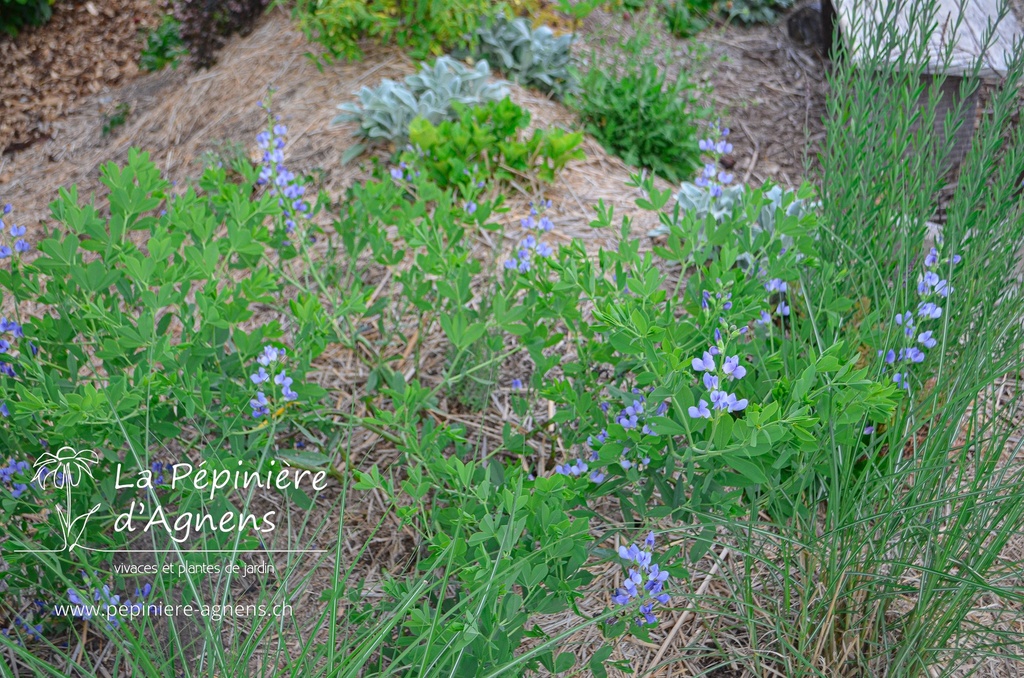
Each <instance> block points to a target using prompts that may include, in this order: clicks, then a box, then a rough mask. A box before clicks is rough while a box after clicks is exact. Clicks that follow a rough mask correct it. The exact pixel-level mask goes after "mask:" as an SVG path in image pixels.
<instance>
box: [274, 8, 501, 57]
mask: <svg viewBox="0 0 1024 678" xmlns="http://www.w3.org/2000/svg"><path fill="white" fill-rule="evenodd" d="M493 11H494V9H493V7H492V5H491V4H490V3H489V2H486V0H299V1H298V2H296V3H295V8H294V10H293V16H294V17H295V18H296V20H297V21H298V23H299V26H300V27H301V29H302V31H303V32H304V33H305V34H306V37H307V38H309V39H310V40H315V41H317V42H319V43H320V45H321V46H322V47H323V48H324V50H325V53H324V56H325V57H327V58H343V59H359V58H362V55H363V52H362V49H361V48H360V47H359V42H360V41H361V40H364V39H367V38H372V39H373V40H374V41H375V42H378V43H380V44H382V45H388V44H396V45H398V46H399V47H402V48H403V49H408V50H409V52H410V54H411V55H412V57H413V58H414V59H425V58H427V57H429V56H431V55H435V56H436V55H440V54H443V53H445V52H447V51H450V50H451V49H453V48H458V47H469V46H470V45H469V39H470V36H472V34H473V31H474V30H475V29H476V27H477V25H478V24H479V22H480V20H481V18H483V17H487V16H490V15H491V14H492V13H493Z"/></svg>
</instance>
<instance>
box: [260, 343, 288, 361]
mask: <svg viewBox="0 0 1024 678" xmlns="http://www.w3.org/2000/svg"><path fill="white" fill-rule="evenodd" d="M284 355H285V351H284V349H283V348H277V347H276V346H266V347H264V348H263V353H261V354H260V355H259V356H258V357H257V358H256V362H258V363H259V364H260V365H264V366H269V365H270V364H271V363H276V362H277V361H278V360H281V359H282V358H284Z"/></svg>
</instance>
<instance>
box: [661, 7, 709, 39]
mask: <svg viewBox="0 0 1024 678" xmlns="http://www.w3.org/2000/svg"><path fill="white" fill-rule="evenodd" d="M714 7H715V0H661V3H660V11H661V16H662V20H663V21H664V23H665V28H667V29H668V31H669V33H671V34H672V35H674V36H676V37H677V38H689V37H691V36H693V35H696V34H697V33H699V32H700V31H702V30H704V29H705V28H707V26H708V16H709V15H710V14H711V13H712V12H713V11H714Z"/></svg>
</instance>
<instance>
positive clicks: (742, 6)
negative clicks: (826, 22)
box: [720, 0, 795, 24]
mask: <svg viewBox="0 0 1024 678" xmlns="http://www.w3.org/2000/svg"><path fill="white" fill-rule="evenodd" d="M794 1H795V0H724V1H723V2H721V3H720V7H721V12H722V14H724V15H725V16H726V17H727V18H728V19H729V20H730V21H731V20H733V19H739V20H740V21H742V22H743V23H745V24H770V23H772V22H773V21H775V19H776V18H777V17H778V15H779V12H780V11H782V10H786V9H789V8H790V7H792V6H793V3H794Z"/></svg>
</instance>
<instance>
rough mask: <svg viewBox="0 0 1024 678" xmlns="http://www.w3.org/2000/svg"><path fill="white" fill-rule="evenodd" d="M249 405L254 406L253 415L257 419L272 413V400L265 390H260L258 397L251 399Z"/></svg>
mask: <svg viewBox="0 0 1024 678" xmlns="http://www.w3.org/2000/svg"><path fill="white" fill-rule="evenodd" d="M249 407H251V408H252V416H254V417H256V418H257V419H259V418H260V417H265V416H266V415H268V414H270V402H269V401H268V400H267V396H266V394H264V393H263V391H259V392H258V393H257V394H256V397H255V398H253V399H252V400H250V401H249Z"/></svg>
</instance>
